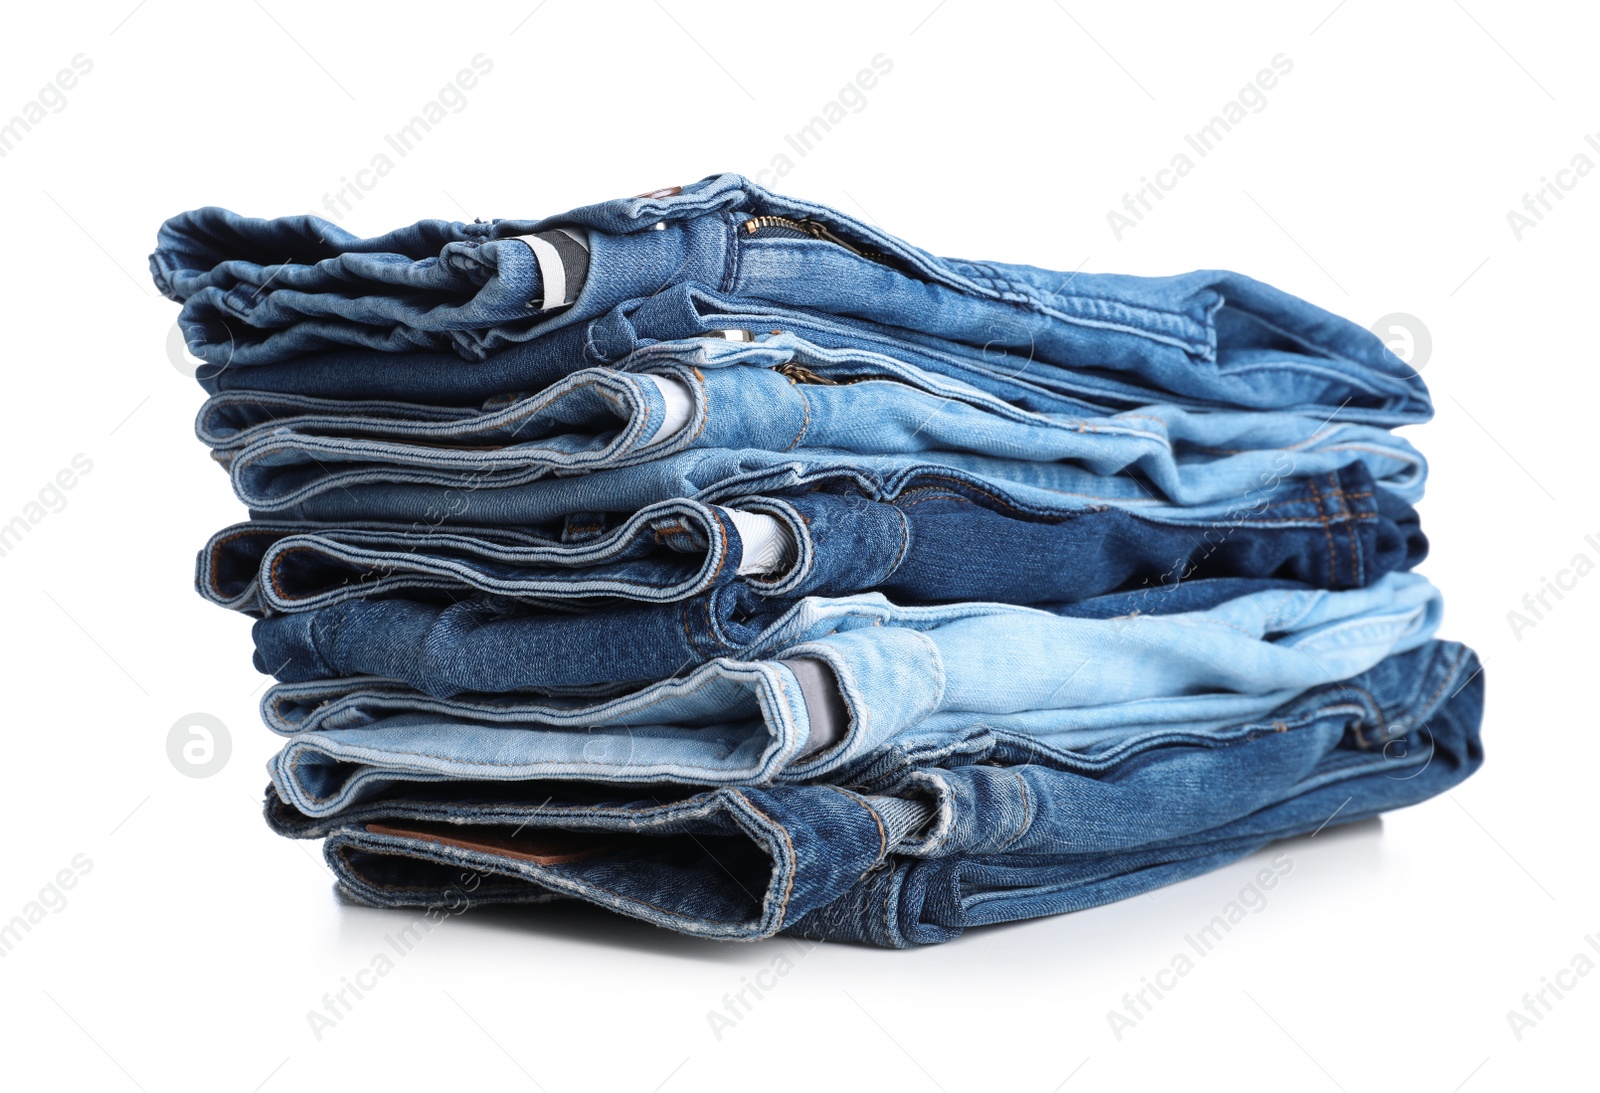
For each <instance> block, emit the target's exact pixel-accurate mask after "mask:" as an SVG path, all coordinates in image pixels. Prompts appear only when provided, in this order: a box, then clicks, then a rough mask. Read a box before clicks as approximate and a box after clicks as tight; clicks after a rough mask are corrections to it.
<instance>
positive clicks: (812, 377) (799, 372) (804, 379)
mask: <svg viewBox="0 0 1600 1093" xmlns="http://www.w3.org/2000/svg"><path fill="white" fill-rule="evenodd" d="M772 370H773V371H774V372H776V373H778V375H780V376H787V377H788V378H789V379H790V380H792V381H794V382H795V383H809V384H811V385H813V386H815V387H848V386H849V385H850V384H852V383H867V382H868V381H872V380H884V381H887V382H889V383H903V382H905V381H904V380H902V379H900V378H899V377H898V376H874V375H865V376H845V377H844V378H843V379H832V378H831V377H828V376H823V375H819V374H818V373H816V372H813V371H812V370H811V369H809V368H807V367H806V366H805V365H803V364H796V363H794V361H785V362H783V363H782V364H775V365H773V366H772Z"/></svg>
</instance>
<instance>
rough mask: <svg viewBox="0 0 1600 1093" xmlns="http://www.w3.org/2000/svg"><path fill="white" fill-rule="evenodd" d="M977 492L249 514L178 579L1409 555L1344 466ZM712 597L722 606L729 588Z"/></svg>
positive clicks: (945, 590) (826, 587)
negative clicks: (1251, 503)
mask: <svg viewBox="0 0 1600 1093" xmlns="http://www.w3.org/2000/svg"><path fill="white" fill-rule="evenodd" d="M985 502H991V499H990V498H985V497H982V496H976V497H975V496H972V495H969V494H966V493H962V492H959V491H956V490H952V489H947V488H945V486H944V485H943V484H942V483H941V482H938V481H930V482H927V483H925V484H913V486H912V487H911V488H910V489H908V490H906V491H905V492H903V493H901V494H900V495H899V496H897V497H895V498H894V499H893V500H892V501H888V502H881V501H872V500H869V499H866V498H862V497H859V496H852V495H849V494H830V493H820V492H817V493H809V494H800V495H796V496H792V497H784V498H766V497H748V498H743V499H741V500H740V502H739V507H738V508H727V507H722V506H714V505H703V504H700V503H698V502H694V501H690V500H687V499H682V500H676V501H669V502H664V503H661V504H657V505H652V506H648V507H646V508H645V509H642V510H641V511H639V512H638V513H635V514H634V515H633V516H632V517H630V518H629V519H627V520H625V521H623V522H622V523H621V524H620V525H618V526H616V527H613V528H610V529H607V528H606V526H605V522H604V521H603V519H601V518H600V517H598V516H597V517H594V518H592V519H589V518H583V517H577V518H571V519H569V520H567V521H563V522H562V523H561V524H560V525H552V526H551V527H549V528H547V529H545V531H544V533H543V534H539V533H538V531H537V529H533V528H527V529H521V530H514V529H509V528H507V529H495V528H471V529H464V530H463V531H462V532H460V533H451V532H447V531H443V530H419V529H417V528H415V527H406V526H382V525H373V526H369V527H368V528H366V529H362V528H355V527H347V526H337V527H328V528H321V527H318V526H316V525H307V524H301V523H284V522H273V521H257V522H251V523H245V524H237V525H234V526H233V527H230V528H226V529H224V530H223V531H221V532H218V533H217V534H216V535H215V536H213V537H212V539H211V541H210V542H209V543H208V544H207V545H206V547H205V548H204V549H203V550H201V551H200V554H199V557H198V559H197V563H196V574H195V584H196V587H197V588H198V589H199V590H200V593H201V594H202V595H203V596H206V597H207V598H209V599H211V600H212V601H213V602H216V603H218V604H220V605H222V606H225V607H230V608H234V609H237V610H247V611H250V612H252V613H256V614H268V613H272V612H283V611H305V610H310V609H313V608H320V607H326V606H330V605H332V604H336V603H340V602H343V601H345V600H351V599H357V598H370V597H379V596H390V595H395V594H412V595H419V596H420V595H421V594H423V593H426V592H432V593H437V594H439V595H446V596H450V597H451V598H452V599H459V598H461V597H462V595H464V594H465V592H466V590H475V591H480V592H485V593H491V594H494V595H498V596H510V597H517V598H526V599H552V598H553V599H565V598H581V599H597V598H602V597H621V598H624V599H630V600H645V601H654V602H671V601H677V600H682V599H685V598H688V597H691V596H695V595H699V594H702V593H705V592H708V591H710V590H712V589H715V588H720V587H726V586H728V585H731V584H735V583H742V584H744V585H746V586H747V588H748V589H749V590H750V591H751V592H754V593H756V594H759V595H761V596H766V597H793V596H799V595H847V594H850V593H854V592H865V591H868V590H871V589H878V590H880V591H882V592H883V593H885V594H886V595H888V596H889V597H890V598H891V599H893V600H895V601H896V602H899V603H908V604H915V603H940V602H945V601H951V600H963V599H965V600H989V601H997V602H1000V603H1064V602H1074V601H1077V600H1082V599H1087V598H1088V597H1091V596H1098V595H1102V594H1104V593H1108V592H1112V591H1115V590H1117V589H1119V588H1124V587H1147V586H1151V585H1158V584H1173V583H1177V582H1179V581H1184V580H1190V579H1196V578H1216V577H1254V578H1268V577H1276V578H1283V579H1288V580H1296V581H1301V582H1304V583H1306V584H1308V585H1312V586H1315V587H1318V588H1328V589H1343V588H1355V587H1361V586H1364V585H1367V584H1370V583H1372V582H1373V581H1375V580H1377V579H1378V578H1379V577H1381V576H1383V575H1384V574H1385V573H1388V572H1391V571H1393V570H1396V569H1410V568H1412V567H1414V566H1415V565H1417V564H1419V563H1420V562H1421V561H1422V559H1423V558H1424V557H1425V556H1426V554H1427V539H1426V537H1425V536H1424V535H1423V533H1422V531H1421V529H1420V526H1419V521H1418V519H1417V515H1416V511H1415V510H1414V509H1413V508H1411V506H1409V505H1407V504H1405V503H1404V502H1401V501H1399V500H1397V499H1395V498H1394V497H1393V495H1392V494H1390V493H1388V491H1386V490H1380V489H1376V488H1374V484H1373V482H1372V479H1371V476H1370V475H1369V474H1368V473H1367V472H1366V469H1365V468H1364V467H1363V466H1362V465H1360V464H1355V465H1352V466H1349V467H1346V468H1344V469H1343V470H1341V471H1338V472H1336V473H1333V474H1328V475H1319V476H1317V477H1316V478H1306V479H1292V480H1290V481H1288V482H1286V483H1284V484H1283V485H1282V486H1281V487H1280V489H1279V490H1278V493H1277V495H1276V496H1275V498H1274V500H1273V501H1271V502H1269V503H1266V504H1264V505H1262V506H1260V508H1259V511H1255V512H1250V511H1245V512H1240V513H1238V514H1236V515H1234V516H1233V517H1231V518H1229V519H1226V520H1210V521H1200V522H1162V521H1158V520H1154V519H1151V518H1149V517H1147V516H1142V515H1139V514H1135V513H1129V512H1125V511H1123V510H1120V509H1090V510H1085V511H1082V512H1069V513H1065V514H1062V515H1060V516H1057V517H1055V518H1047V517H1044V516H1041V515H1034V516H1033V518H1031V519H1024V518H1023V517H1022V515H1021V514H1016V513H1012V512H1010V511H1007V510H1005V509H1000V508H995V507H991V504H992V502H991V503H990V504H985ZM754 520H762V521H765V522H766V523H765V525H764V529H765V531H766V536H765V541H768V542H770V541H771V539H772V538H773V537H779V538H780V539H781V541H782V546H783V549H782V550H781V551H780V552H778V553H776V554H773V553H768V554H758V555H756V556H752V555H751V554H750V552H749V551H747V550H746V543H745V536H746V535H747V534H750V532H751V522H752V521H754ZM741 525H742V527H741ZM580 529H581V533H580ZM724 602H725V603H726V605H727V606H728V608H729V609H730V610H731V609H732V606H733V604H734V602H735V601H734V600H732V599H728V600H726V601H724Z"/></svg>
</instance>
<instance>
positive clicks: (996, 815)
mask: <svg viewBox="0 0 1600 1093" xmlns="http://www.w3.org/2000/svg"><path fill="white" fill-rule="evenodd" d="M1482 705H1483V678H1482V675H1481V671H1480V669H1479V666H1478V663H1477V659H1476V657H1474V656H1473V654H1472V653H1471V651H1470V650H1468V649H1466V648H1465V647H1463V646H1460V645H1456V644H1454V643H1448V642H1430V643H1428V644H1426V645H1423V646H1421V647H1419V648H1417V649H1415V650H1413V651H1411V652H1408V653H1403V654H1399V655H1396V656H1393V657H1391V658H1389V659H1387V660H1385V661H1384V662H1382V663H1381V664H1378V665H1377V666H1375V667H1374V668H1372V669H1371V670H1369V671H1367V672H1365V673H1363V674H1362V675H1359V676H1357V677H1355V678H1353V679H1351V680H1349V681H1347V682H1344V683H1333V684H1326V685H1324V686H1321V687H1317V688H1314V689H1312V690H1310V691H1308V692H1306V693H1305V694H1303V695H1300V696H1297V697H1295V698H1293V699H1292V700H1290V701H1288V702H1286V703H1285V704H1283V705H1281V706H1279V707H1278V708H1276V709H1274V710H1273V711H1271V712H1270V713H1268V714H1267V715H1266V716H1264V717H1261V718H1258V719H1254V720H1244V721H1239V722H1236V723H1233V724H1230V725H1227V726H1225V727H1218V728H1216V729H1214V730H1212V731H1209V732H1205V733H1198V734H1195V733H1173V732H1170V731H1167V730H1165V729H1164V728H1162V727H1149V728H1146V727H1139V728H1132V729H1130V730H1129V731H1127V732H1124V733H1123V734H1121V735H1120V736H1118V737H1117V738H1115V739H1112V740H1106V741H1096V742H1094V743H1092V744H1088V745H1084V746H1077V747H1072V748H1069V749H1054V750H1049V751H1044V750H1041V749H1040V748H1039V747H1038V746H1037V745H1036V744H1035V743H1034V742H1033V741H1030V740H1028V739H1026V738H1018V737H1013V736H1008V735H1006V734H1003V733H994V732H986V733H985V734H983V735H982V738H981V739H976V740H975V741H974V746H973V747H972V748H970V749H969V750H967V751H966V752H964V753H962V754H961V755H959V756H946V757H945V758H946V760H947V761H946V762H944V763H942V764H940V765H928V764H925V763H924V764H909V763H903V762H902V763H898V764H897V765H896V767H895V769H894V770H893V772H892V776H891V777H889V778H884V777H879V778H878V779H877V780H876V781H875V782H873V783H870V784H868V783H861V784H857V785H856V786H855V787H854V788H850V787H849V786H848V785H821V786H810V785H773V786H767V787H739V788H725V789H717V790H713V791H710V792H707V793H699V794H688V793H684V792H674V791H672V790H670V789H662V790H660V791H659V792H657V791H652V792H651V793H649V794H647V795H643V796H628V795H623V796H618V795H617V794H616V793H615V792H614V791H611V790H607V789H605V788H601V787H591V786H584V785H581V784H562V783H556V784H543V785H539V786H522V787H518V786H515V785H505V784H501V783H484V782H457V783H449V784H444V785H436V786H426V785H420V786H416V785H414V786H398V787H394V788H393V789H392V790H391V791H389V792H387V793H385V794H382V795H379V796H376V797H373V798H371V799H369V800H367V801H365V802H362V803H360V804H355V805H352V806H350V807H348V808H346V809H344V810H343V811H340V812H338V813H335V814H332V815H329V816H326V817H313V816H309V815H307V814H305V813H303V812H301V811H298V810H297V809H296V808H295V807H294V806H293V805H292V804H289V803H286V802H285V801H284V800H283V799H282V798H281V797H278V796H277V795H276V794H273V793H270V792H269V795H268V800H267V806H266V808H267V816H268V820H269V823H271V824H272V826H273V827H274V828H275V829H276V830H277V831H279V832H280V833H282V834H286V835H290V836H294V837H301V838H318V837H323V836H326V837H327V842H326V844H325V847H324V852H325V855H326V857H327V860H328V863H329V865H330V866H331V867H332V869H333V870H334V872H335V874H336V875H337V876H338V878H339V881H340V884H341V887H342V888H343V890H344V891H345V893H346V894H347V895H348V896H350V897H351V898H353V899H355V900H356V901H357V902H361V903H366V904H369V905H373V906H384V907H401V906H404V907H409V906H432V905H439V904H442V903H444V902H445V901H447V900H450V899H455V898H459V899H460V900H462V901H463V902H465V903H473V904H488V903H537V902H544V901H547V900H549V899H552V898H558V897H565V898H577V899H582V900H587V901H590V902H593V903H595V904H598V905H600V906H603V907H607V908H610V909H611V910H614V911H617V912H620V913H623V914H626V915H631V916H633V917H636V918H640V919H643V920H644V921H646V922H651V923H654V924H655V925H658V926H662V927H665V928H668V929H673V930H678V931H681V932H683V933H687V934H692V935H696V936H701V937H708V938H721V939H733V940H753V939H757V938H762V937H769V936H772V935H773V934H776V933H779V932H789V933H793V934H797V935H800V936H805V937H810V938H816V939H828V940H849V941H860V942H867V943H871V944H877V945H885V946H896V947H906V946H911V945H919V944H931V943H937V942H942V941H947V940H950V939H952V938H954V937H956V936H958V935H959V934H960V933H961V932H962V931H963V930H964V929H965V928H967V927H969V926H977V925H985V924H991V923H997V922H1007V921H1014V920H1017V919H1024V918H1033V917H1038V916H1042V915H1050V914H1059V913H1062V912H1067V911H1074V910H1081V909H1084V908H1087V907H1093V906H1098V905H1100V904H1103V903H1108V902H1111V901H1113V900H1117V899H1124V898H1127V897H1129V896H1132V895H1137V894H1139V893H1142V892H1146V891H1149V890H1151V889H1153V888H1156V887H1159V886H1161V885H1164V884H1170V883H1173V882H1175V881H1178V880H1182V879H1185V878H1187V877H1191V876H1195V875H1197V874H1199V873H1202V872H1205V871H1207V870H1210V869H1215V868H1217V867H1219V866H1221V865H1225V864H1227V863H1228V862H1231V861H1234V860H1237V859H1238V858H1241V857H1243V856H1245V855H1247V854H1250V853H1252V852H1253V851H1255V850H1258V849H1260V848H1261V847H1263V846H1266V845H1268V844H1269V843H1271V842H1272V841H1274V840H1277V839H1283V838H1287V837H1291V836H1294V835H1300V834H1306V833H1310V832H1315V831H1318V830H1321V829H1322V828H1323V827H1324V826H1326V825H1329V824H1342V823H1351V822H1355V821H1358V820H1362V819H1366V818H1368V817H1370V816H1374V815H1377V814H1378V813H1380V812H1383V811H1386V810H1389V809H1394V808H1399V807H1403V806H1406V805H1409V804H1413V803H1416V802H1418V801H1421V800H1425V799H1427V798H1429V797H1432V796H1434V795H1437V794H1439V793H1442V792H1444V791H1445V790H1447V789H1449V788H1451V787H1452V786H1454V785H1456V784H1458V783H1459V782H1461V781H1462V780H1463V779H1465V778H1466V777H1467V776H1469V775H1470V774H1471V773H1472V772H1473V771H1474V770H1476V769H1477V767H1478V766H1479V765H1480V764H1481V762H1482V757H1483V753H1482V748H1481V745H1480V743H1479V735H1478V730H1479V722H1480V719H1481V713H1482ZM1281 867H1282V866H1281V862H1280V861H1279V859H1273V865H1272V869H1273V871H1274V872H1276V871H1278V870H1280V869H1281Z"/></svg>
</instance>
